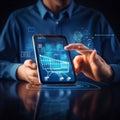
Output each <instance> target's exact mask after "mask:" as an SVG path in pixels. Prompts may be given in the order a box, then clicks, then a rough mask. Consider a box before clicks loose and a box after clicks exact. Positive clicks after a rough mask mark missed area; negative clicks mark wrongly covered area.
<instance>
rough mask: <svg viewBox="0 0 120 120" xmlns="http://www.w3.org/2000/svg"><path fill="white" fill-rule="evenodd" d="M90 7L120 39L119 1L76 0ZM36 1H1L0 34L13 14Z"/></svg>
mask: <svg viewBox="0 0 120 120" xmlns="http://www.w3.org/2000/svg"><path fill="white" fill-rule="evenodd" d="M76 1H77V2H78V3H82V4H83V5H86V6H88V7H92V8H94V9H97V10H99V11H101V12H102V13H103V14H104V16H105V17H106V19H107V20H108V21H109V22H110V24H111V26H112V28H113V30H114V32H115V33H116V34H117V36H118V37H119V38H120V7H119V6H120V5H119V1H118V0H76ZM35 2H36V0H0V32H1V31H2V29H3V26H4V24H5V22H6V20H7V18H8V16H9V14H10V13H11V12H13V11H14V10H16V9H19V8H22V7H25V6H28V5H30V4H32V3H35Z"/></svg>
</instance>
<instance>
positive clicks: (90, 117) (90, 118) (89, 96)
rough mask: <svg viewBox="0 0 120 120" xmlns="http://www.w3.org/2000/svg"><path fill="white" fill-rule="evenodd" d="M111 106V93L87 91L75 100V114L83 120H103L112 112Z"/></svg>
mask: <svg viewBox="0 0 120 120" xmlns="http://www.w3.org/2000/svg"><path fill="white" fill-rule="evenodd" d="M111 104H112V96H111V91H108V90H106V91H87V92H85V93H84V94H83V96H82V97H76V98H75V102H74V106H73V113H74V114H75V115H76V116H79V117H81V118H82V120H96V119H98V118H99V119H101V118H103V116H104V117H105V115H106V113H109V112H110V111H111V109H110V108H111ZM102 115H103V116H102Z"/></svg>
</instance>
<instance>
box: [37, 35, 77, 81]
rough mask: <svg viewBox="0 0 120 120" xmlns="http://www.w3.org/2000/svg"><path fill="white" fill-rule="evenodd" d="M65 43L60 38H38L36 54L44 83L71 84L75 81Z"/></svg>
mask: <svg viewBox="0 0 120 120" xmlns="http://www.w3.org/2000/svg"><path fill="white" fill-rule="evenodd" d="M65 45H66V41H65V39H64V38H60V37H55V38H54V37H38V38H37V53H38V60H39V65H40V70H39V71H40V73H41V78H42V80H43V81H44V82H73V81H74V80H75V78H74V73H73V70H72V66H71V61H70V58H69V54H68V52H67V51H65V50H64V46H65Z"/></svg>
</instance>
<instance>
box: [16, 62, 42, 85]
mask: <svg viewBox="0 0 120 120" xmlns="http://www.w3.org/2000/svg"><path fill="white" fill-rule="evenodd" d="M17 77H18V78H19V79H21V80H25V81H27V82H29V83H32V84H40V83H39V80H38V73H37V66H36V64H35V63H34V62H33V61H32V60H26V61H25V62H24V64H22V65H21V66H19V67H18V70H17Z"/></svg>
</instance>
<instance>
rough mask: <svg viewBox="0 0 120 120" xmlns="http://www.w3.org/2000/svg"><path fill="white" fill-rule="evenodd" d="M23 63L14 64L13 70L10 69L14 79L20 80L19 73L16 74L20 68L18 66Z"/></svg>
mask: <svg viewBox="0 0 120 120" xmlns="http://www.w3.org/2000/svg"><path fill="white" fill-rule="evenodd" d="M20 65H21V64H17V63H16V64H13V65H12V67H11V70H10V76H11V78H12V79H14V80H18V79H17V74H16V71H17V69H18V67H19V66H20Z"/></svg>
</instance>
